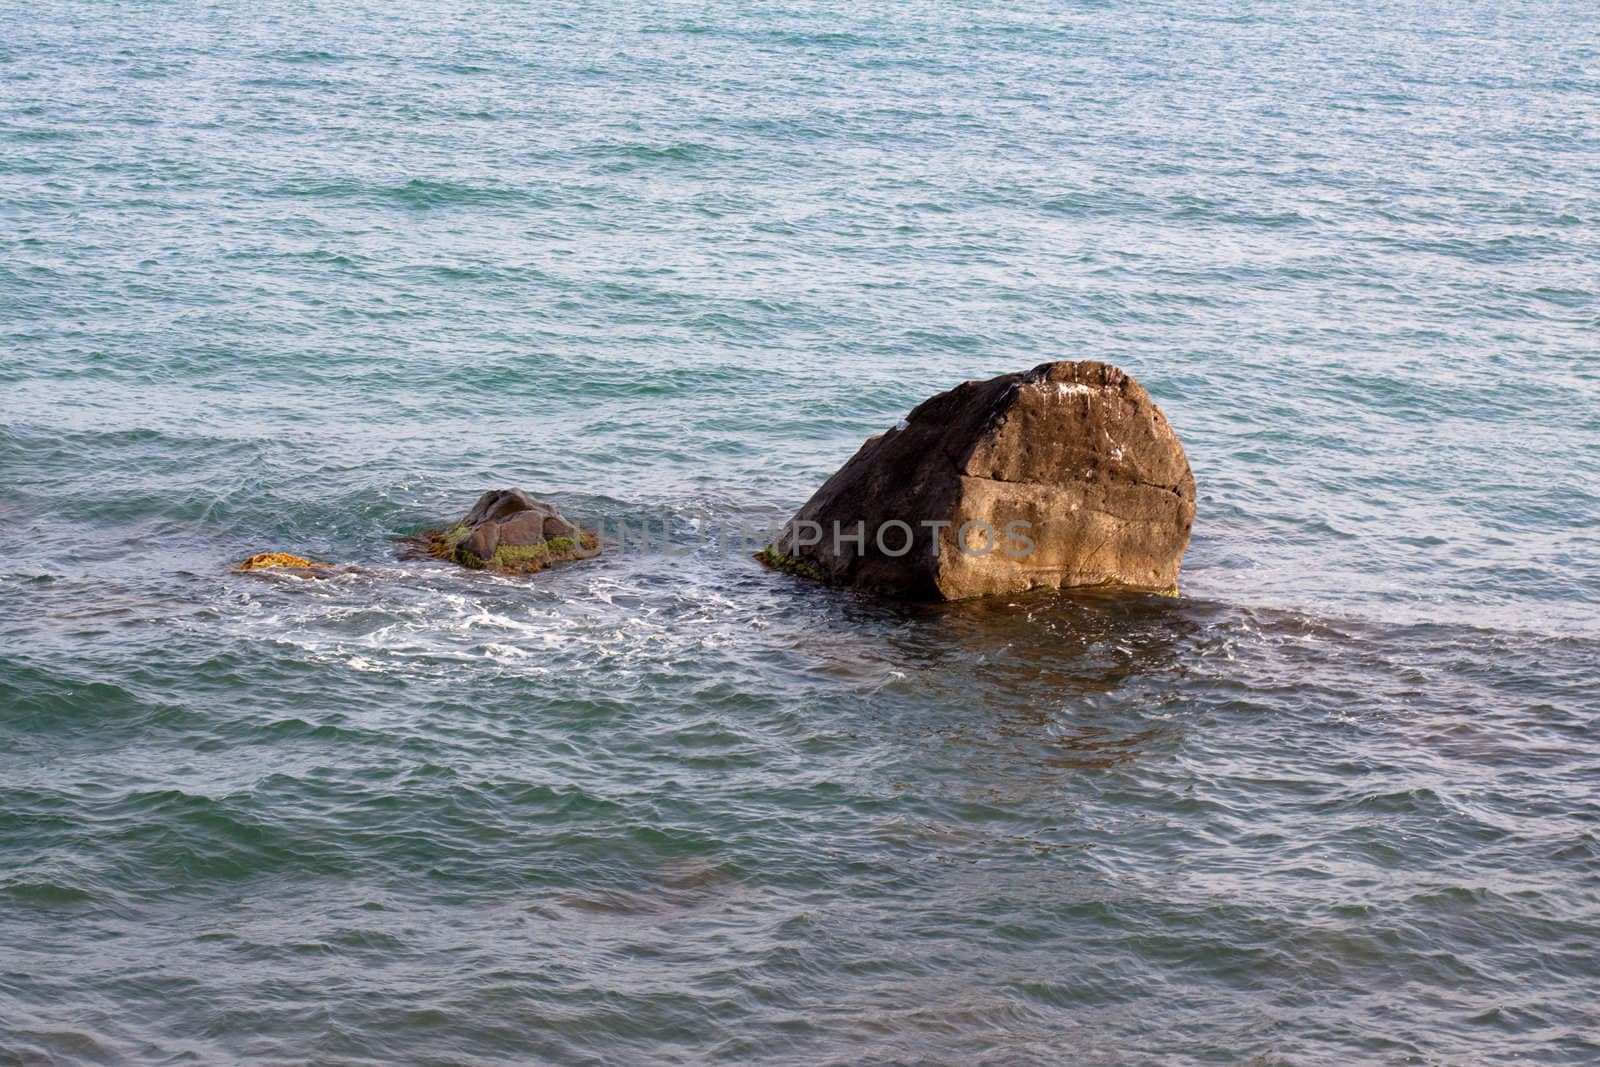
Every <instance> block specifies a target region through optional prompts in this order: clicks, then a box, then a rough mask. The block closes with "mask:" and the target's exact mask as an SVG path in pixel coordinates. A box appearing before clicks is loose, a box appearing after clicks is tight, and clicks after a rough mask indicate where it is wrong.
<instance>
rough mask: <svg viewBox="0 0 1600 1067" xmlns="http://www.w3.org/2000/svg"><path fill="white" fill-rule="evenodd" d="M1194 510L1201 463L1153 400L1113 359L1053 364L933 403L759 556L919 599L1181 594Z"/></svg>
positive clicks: (828, 487)
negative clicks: (1097, 589)
mask: <svg viewBox="0 0 1600 1067" xmlns="http://www.w3.org/2000/svg"><path fill="white" fill-rule="evenodd" d="M1194 512H1195V485H1194V476H1193V475H1192V474H1191V473H1190V470H1189V462H1188V459H1187V458H1186V457H1185V455H1184V452H1183V446H1182V445H1181V444H1180V443H1179V442H1178V438H1177V435H1176V434H1175V433H1173V431H1172V427H1171V426H1170V425H1169V424H1168V422H1167V419H1166V416H1164V415H1163V414H1162V413H1161V409H1160V408H1158V407H1156V404H1155V402H1154V401H1153V400H1151V399H1150V394H1149V393H1147V392H1145V390H1144V388H1143V387H1142V386H1140V385H1139V383H1138V382H1136V381H1134V380H1133V379H1132V378H1130V377H1129V376H1128V375H1127V374H1125V373H1123V372H1122V371H1121V370H1119V369H1117V368H1116V367H1113V366H1111V365H1109V364H1105V363H1095V362H1080V363H1074V362H1059V363H1045V364H1042V365H1041V366H1038V367H1035V368H1034V369H1033V370H1031V371H1027V372H1026V373H1019V374H1007V375H1003V376H1001V377H999V378H994V379H991V380H989V381H983V382H967V383H965V384H963V385H959V386H957V387H956V388H954V389H952V390H950V391H949V392H947V393H940V394H939V395H938V396H935V397H933V398H932V399H930V400H927V401H924V402H923V403H922V404H919V405H918V406H917V408H916V409H915V410H913V411H912V412H911V414H910V415H908V416H907V417H906V418H905V420H903V421H902V422H901V423H900V424H899V425H898V426H896V427H895V428H894V429H892V430H890V431H889V432H888V433H886V434H883V435H882V436H879V437H873V438H869V439H868V440H867V442H866V443H865V444H864V445H862V446H861V449H860V451H858V452H857V453H856V454H855V456H853V457H852V458H851V459H850V461H849V462H848V463H846V464H845V465H844V466H843V467H841V468H840V469H839V471H838V472H837V473H835V474H834V475H833V477H831V478H829V479H828V480H827V482H825V483H824V484H823V486H822V488H820V489H818V490H817V492H816V493H815V494H814V495H813V496H812V497H811V499H810V500H808V501H807V502H806V503H805V505H804V506H803V507H802V508H801V509H800V511H799V512H798V513H797V514H796V515H795V516H794V518H793V519H791V520H790V521H789V523H788V524H787V525H786V526H785V527H784V529H783V532H782V534H781V535H780V537H779V538H778V540H777V542H776V543H775V544H773V545H772V546H770V547H769V548H768V549H766V550H765V551H764V552H763V553H761V554H760V556H759V557H758V558H762V559H763V560H764V561H765V562H766V563H768V564H769V565H772V566H775V567H777V568H779V569H782V570H787V571H790V572H792V573H797V574H803V575H807V576H809V577H815V578H819V579H821V580H823V581H826V582H829V583H832V584H843V585H852V586H856V587H858V588H864V589H871V590H876V591H879V592H885V593H890V594H895V595H899V596H905V597H914V598H919V599H937V600H958V599H962V598H965V597H971V596H981V595H985V594H992V593H1012V592H1020V591H1022V590H1026V589H1034V588H1040V587H1045V588H1058V589H1059V588H1070V587H1077V586H1125V587H1129V588H1133V589H1144V590H1154V591H1159V592H1173V591H1175V590H1176V588H1177V580H1178V567H1179V564H1180V562H1181V561H1182V559H1183V553H1184V550H1185V549H1186V548H1187V547H1188V544H1189V532H1190V529H1191V528H1192V526H1193V525H1194Z"/></svg>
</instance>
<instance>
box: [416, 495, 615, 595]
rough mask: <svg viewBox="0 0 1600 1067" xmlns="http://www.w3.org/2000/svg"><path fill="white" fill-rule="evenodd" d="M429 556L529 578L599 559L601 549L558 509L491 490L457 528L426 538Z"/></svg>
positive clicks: (438, 532)
mask: <svg viewBox="0 0 1600 1067" xmlns="http://www.w3.org/2000/svg"><path fill="white" fill-rule="evenodd" d="M424 537H425V538H426V542H427V547H428V551H429V553H430V554H432V555H433V556H435V557H436V558H439V559H448V560H452V561H454V562H456V563H459V564H461V565H462V566H463V567H471V568H473V569H474V570H494V571H503V572H507V573H517V574H529V573H532V572H534V571H539V570H543V569H544V568H545V567H548V566H549V565H551V564H552V563H562V562H566V561H569V560H577V559H588V558H590V557H593V556H596V555H599V553H600V543H599V541H598V540H597V539H596V538H595V536H594V535H593V534H590V533H587V532H585V531H583V530H580V529H579V528H578V526H577V524H575V523H573V522H571V521H570V520H568V519H567V518H565V517H564V516H563V515H562V514H561V513H560V512H559V511H557V510H556V508H555V505H553V504H546V503H545V502H543V501H541V500H535V499H534V498H533V497H531V496H529V495H528V494H527V493H525V492H523V491H522V490H521V489H491V490H490V491H489V492H487V493H484V494H483V495H482V496H481V497H479V498H478V502H477V503H476V504H474V505H473V506H472V510H471V511H469V512H467V514H466V516H465V517H464V518H463V519H462V520H461V521H460V522H459V523H457V524H456V525H454V526H452V527H450V528H448V529H445V530H433V531H429V532H428V533H427V534H425V535H424Z"/></svg>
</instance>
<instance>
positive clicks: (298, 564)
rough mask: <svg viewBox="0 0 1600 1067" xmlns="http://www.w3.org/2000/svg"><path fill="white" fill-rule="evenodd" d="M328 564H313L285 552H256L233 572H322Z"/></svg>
mask: <svg viewBox="0 0 1600 1067" xmlns="http://www.w3.org/2000/svg"><path fill="white" fill-rule="evenodd" d="M329 566H330V564H327V563H314V562H312V561H311V560H309V559H302V558H301V557H300V556H291V555H289V553H287V552H258V553H256V554H255V555H253V556H251V557H250V558H249V559H247V560H245V561H244V562H243V563H240V564H239V565H238V566H237V567H235V568H234V569H235V570H241V571H264V570H279V569H284V568H292V569H297V570H324V569H326V568H328V567H329Z"/></svg>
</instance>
